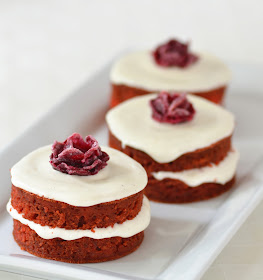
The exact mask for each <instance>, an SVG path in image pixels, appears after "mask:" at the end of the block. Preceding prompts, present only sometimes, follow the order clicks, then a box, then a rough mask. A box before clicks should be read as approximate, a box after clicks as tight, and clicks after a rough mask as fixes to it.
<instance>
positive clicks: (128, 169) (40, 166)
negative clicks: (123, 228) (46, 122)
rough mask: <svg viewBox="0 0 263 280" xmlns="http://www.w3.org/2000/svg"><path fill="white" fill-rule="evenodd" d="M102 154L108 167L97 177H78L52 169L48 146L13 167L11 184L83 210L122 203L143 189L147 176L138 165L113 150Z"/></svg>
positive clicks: (105, 148) (104, 149)
mask: <svg viewBox="0 0 263 280" xmlns="http://www.w3.org/2000/svg"><path fill="white" fill-rule="evenodd" d="M102 150H103V151H105V152H106V153H107V154H108V155H109V156H110V160H109V161H108V162H107V163H108V165H107V166H106V167H105V168H104V169H102V170H100V172H99V173H97V174H96V175H92V176H78V175H69V174H65V173H62V172H60V171H57V170H55V169H53V168H52V166H51V164H50V163H49V156H50V154H51V146H45V147H42V148H39V149H37V150H35V151H33V152H31V153H30V154H28V155H27V156H25V157H24V158H22V159H21V160H20V161H19V162H18V163H16V164H15V165H14V166H13V167H12V169H11V180H12V184H13V185H14V186H16V187H19V188H21V189H24V190H26V191H29V192H31V193H34V194H37V195H39V196H44V197H46V198H49V199H53V200H57V201H61V202H65V203H68V204H70V205H73V206H85V207H88V206H92V205H96V204H99V203H104V202H109V201H114V200H117V199H122V198H125V197H127V196H130V195H133V194H135V193H138V192H140V191H141V190H143V189H144V188H145V186H146V184H147V174H146V172H145V170H144V169H143V167H142V166H141V165H140V164H139V163H137V162H136V161H135V160H133V159H132V158H130V157H128V156H127V155H125V154H123V153H121V152H119V151H117V150H115V149H112V148H109V147H102Z"/></svg>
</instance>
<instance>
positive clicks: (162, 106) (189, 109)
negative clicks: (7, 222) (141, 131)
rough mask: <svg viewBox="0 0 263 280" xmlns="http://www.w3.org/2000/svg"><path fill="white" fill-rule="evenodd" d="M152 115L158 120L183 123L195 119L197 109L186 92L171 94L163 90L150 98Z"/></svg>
mask: <svg viewBox="0 0 263 280" xmlns="http://www.w3.org/2000/svg"><path fill="white" fill-rule="evenodd" d="M150 105H151V107H152V117H153V119H155V120H156V121H158V122H166V123H172V124H176V123H182V122H187V121H190V120H192V119H193V117H194V114H195V109H194V107H193V105H192V104H191V103H190V102H189V101H188V100H187V98H186V93H175V94H169V93H168V92H165V91H163V92H161V93H160V94H159V95H158V96H157V97H156V98H155V99H152V100H150Z"/></svg>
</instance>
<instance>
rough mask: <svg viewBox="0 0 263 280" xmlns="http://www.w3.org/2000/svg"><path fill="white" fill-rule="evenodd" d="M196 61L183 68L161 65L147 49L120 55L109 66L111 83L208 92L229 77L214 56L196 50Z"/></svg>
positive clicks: (152, 88) (226, 70) (145, 87)
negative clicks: (110, 68) (197, 56)
mask: <svg viewBox="0 0 263 280" xmlns="http://www.w3.org/2000/svg"><path fill="white" fill-rule="evenodd" d="M198 55H199V60H198V61H197V62H196V63H194V64H193V65H191V66H189V67H186V68H179V67H162V66H159V65H157V64H156V63H155V61H154V59H153V57H152V55H151V52H150V51H138V52H133V53H130V54H128V55H125V56H123V57H121V58H120V59H119V60H118V61H117V62H116V63H115V64H114V65H113V67H112V70H111V73H110V79H111V82H112V83H114V84H124V85H128V86H131V87H137V88H143V89H146V90H149V91H159V90H168V91H189V92H197V91H208V90H212V89H216V88H219V87H221V86H225V85H227V84H228V82H229V81H230V79H231V73H230V70H229V68H228V67H227V66H226V65H225V64H224V63H223V62H222V61H221V60H220V59H218V58H217V57H215V56H213V55H211V54H209V53H206V52H202V53H198Z"/></svg>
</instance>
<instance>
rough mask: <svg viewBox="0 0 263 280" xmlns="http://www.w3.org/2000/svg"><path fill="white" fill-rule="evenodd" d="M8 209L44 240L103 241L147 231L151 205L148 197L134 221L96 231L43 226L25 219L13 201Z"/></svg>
mask: <svg viewBox="0 0 263 280" xmlns="http://www.w3.org/2000/svg"><path fill="white" fill-rule="evenodd" d="M6 209H7V211H8V212H9V214H10V215H11V216H12V218H13V219H15V220H18V221H19V222H21V223H22V224H24V225H28V226H29V227H30V228H31V229H32V230H34V231H35V232H36V233H37V234H38V235H39V236H40V237H42V238H44V239H52V238H62V239H64V240H75V239H79V238H82V237H90V238H94V239H102V238H110V237H114V236H120V237H123V238H127V237H131V236H133V235H135V234H137V233H139V232H141V231H143V230H145V229H146V228H147V226H148V225H149V223H150V203H149V201H148V199H147V198H146V197H144V198H143V204H142V208H141V211H140V212H139V213H138V215H137V216H136V217H135V218H134V219H132V220H127V221H125V222H124V223H122V224H115V225H114V226H113V227H111V226H109V227H107V228H95V229H94V231H91V230H81V229H74V230H69V229H64V228H50V227H48V226H41V225H39V224H36V223H34V222H32V221H29V220H27V219H24V218H23V215H22V214H19V213H18V212H17V211H16V209H14V208H13V207H12V205H11V200H9V202H8V204H7V206H6Z"/></svg>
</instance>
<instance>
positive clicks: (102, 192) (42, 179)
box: [7, 133, 150, 263]
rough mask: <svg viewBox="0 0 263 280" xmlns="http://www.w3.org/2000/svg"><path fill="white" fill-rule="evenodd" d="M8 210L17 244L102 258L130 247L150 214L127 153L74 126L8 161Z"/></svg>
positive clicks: (77, 258)
mask: <svg viewBox="0 0 263 280" xmlns="http://www.w3.org/2000/svg"><path fill="white" fill-rule="evenodd" d="M11 177H12V192H11V199H10V201H9V203H8V205H7V211H8V212H9V213H10V215H11V216H12V217H13V219H14V230H13V235H14V239H15V241H16V242H17V244H18V245H19V246H20V247H21V249H23V250H26V251H27V252H29V253H31V254H33V255H36V256H38V257H42V258H47V259H52V260H57V261H63V262H69V263H86V262H103V261H109V260H113V259H117V258H120V257H123V256H125V255H127V254H130V253H131V252H133V251H135V250H136V249H137V248H138V247H139V246H140V244H141V242H142V241H143V236H144V229H145V228H146V227H147V226H148V224H149V221H150V207H149V202H148V200H147V198H146V197H144V195H143V190H144V188H145V186H146V184H147V174H146V172H145V170H144V169H143V168H142V166H141V165H140V164H139V163H137V162H136V161H134V160H133V159H131V158H130V157H128V156H127V155H125V154H123V153H121V152H119V151H117V150H114V149H112V148H108V147H103V148H101V147H100V146H99V145H98V142H97V141H96V140H95V139H94V138H93V137H91V136H87V137H86V139H85V140H84V139H82V137H81V136H80V135H79V134H76V133H75V134H73V135H72V136H70V137H69V138H68V139H67V140H66V141H64V142H63V143H60V142H57V141H56V142H55V143H54V144H53V146H52V147H51V146H45V147H42V148H39V149H37V150H35V151H33V152H32V153H30V154H28V155H27V156H25V157H24V158H23V159H21V160H20V161H19V162H18V163H17V164H15V165H14V166H13V168H12V169H11Z"/></svg>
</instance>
